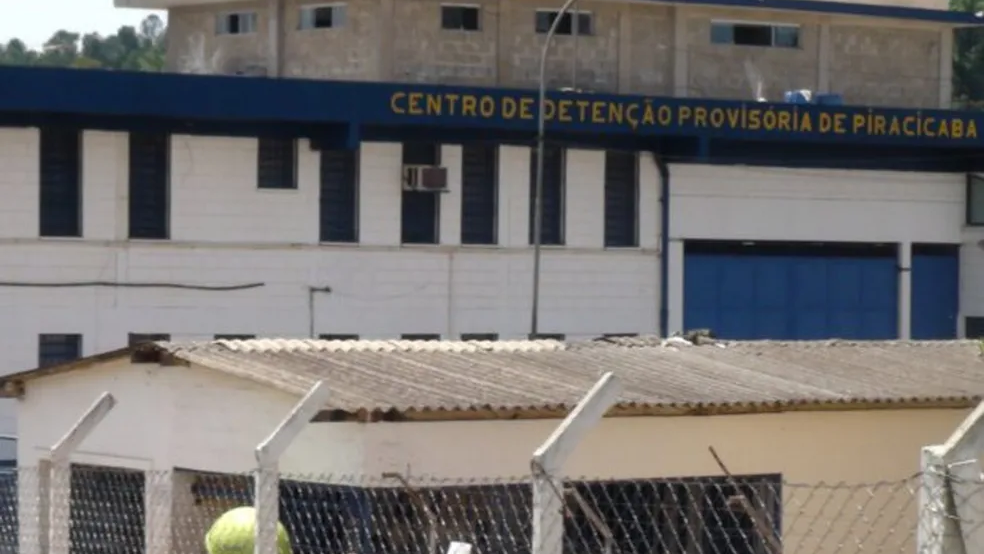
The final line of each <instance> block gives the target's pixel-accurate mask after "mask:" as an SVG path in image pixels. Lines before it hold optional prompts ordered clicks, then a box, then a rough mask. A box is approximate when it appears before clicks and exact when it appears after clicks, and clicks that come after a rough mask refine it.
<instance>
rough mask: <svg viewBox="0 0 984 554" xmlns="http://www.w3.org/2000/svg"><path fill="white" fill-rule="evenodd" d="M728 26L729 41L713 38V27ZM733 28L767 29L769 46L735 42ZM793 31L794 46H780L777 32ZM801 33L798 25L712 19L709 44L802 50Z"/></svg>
mask: <svg viewBox="0 0 984 554" xmlns="http://www.w3.org/2000/svg"><path fill="white" fill-rule="evenodd" d="M725 25H726V26H730V27H731V28H732V30H731V40H730V41H728V42H720V41H717V40H715V38H714V28H715V26H725ZM734 27H768V28H769V44H743V43H738V42H735V38H734ZM782 29H786V30H795V31H796V44H795V45H788V44H780V41H778V40H777V32H778V31H779V30H782ZM802 32H803V26H802V25H800V24H799V23H776V22H774V21H746V20H738V19H712V20H711V22H710V42H711V44H715V45H719V46H745V47H753V48H786V49H791V50H800V49H802V36H803V35H802Z"/></svg>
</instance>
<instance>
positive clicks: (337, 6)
mask: <svg viewBox="0 0 984 554" xmlns="http://www.w3.org/2000/svg"><path fill="white" fill-rule="evenodd" d="M322 8H330V9H331V10H332V15H331V18H332V19H331V26H330V27H318V26H317V25H314V26H311V27H305V26H304V25H303V23H304V16H303V13H304V12H305V11H306V10H307V11H311V12H314V11H316V10H319V9H322ZM335 10H340V11H341V14H342V15H341V17H340V18H339V20H338V22H337V24H336V21H335V14H336V11H335ZM311 21H312V22H314V21H316V18H312V20H311ZM347 22H348V4H347V3H345V2H322V3H315V4H302V5H300V6H298V9H297V30H298V31H323V30H325V29H341V28H342V27H344V26H345V24H346V23H347Z"/></svg>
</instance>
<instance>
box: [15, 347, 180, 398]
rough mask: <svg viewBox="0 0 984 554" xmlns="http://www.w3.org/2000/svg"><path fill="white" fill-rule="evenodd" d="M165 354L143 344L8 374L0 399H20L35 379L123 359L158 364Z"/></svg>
mask: <svg viewBox="0 0 984 554" xmlns="http://www.w3.org/2000/svg"><path fill="white" fill-rule="evenodd" d="M141 354H145V355H146V357H143V358H140V355H141ZM167 354H168V352H167V350H166V349H165V348H163V347H161V346H160V345H159V344H157V343H145V344H139V345H135V346H126V347H123V348H117V349H116V350H109V351H107V352H102V353H100V354H94V355H92V356H86V357H84V358H79V359H77V360H72V361H71V362H65V363H62V364H56V365H52V366H47V367H38V368H34V369H27V370H24V371H18V372H17V373H9V374H7V375H3V376H0V398H19V397H21V396H22V395H23V394H24V383H25V382H27V381H33V380H35V379H41V378H44V377H51V376H54V375H61V374H64V373H71V372H73V371H78V370H81V369H87V368H89V367H92V366H94V365H98V364H103V363H106V362H111V361H114V360H117V359H124V358H130V359H131V360H133V361H134V362H139V363H159V362H160V361H161V358H162V356H164V355H167Z"/></svg>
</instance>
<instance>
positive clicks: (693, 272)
mask: <svg viewBox="0 0 984 554" xmlns="http://www.w3.org/2000/svg"><path fill="white" fill-rule="evenodd" d="M684 260H685V261H684V278H685V285H684V326H685V327H686V328H687V329H701V328H707V329H711V330H713V331H714V333H715V334H716V335H717V336H718V337H721V338H728V339H779V340H810V339H813V340H816V339H826V338H845V339H857V340H867V339H891V338H895V337H896V336H897V325H898V318H897V313H896V311H897V301H898V296H897V294H898V293H897V290H898V288H897V280H896V275H897V271H896V266H895V258H894V257H886V256H882V257H870V258H866V257H858V256H813V257H808V256H798V255H795V254H788V255H775V254H761V255H757V254H755V253H749V254H720V253H688V254H687V255H686V256H685V258H684Z"/></svg>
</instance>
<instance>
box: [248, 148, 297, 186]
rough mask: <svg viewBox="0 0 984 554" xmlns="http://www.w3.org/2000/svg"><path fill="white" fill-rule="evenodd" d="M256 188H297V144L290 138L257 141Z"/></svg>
mask: <svg viewBox="0 0 984 554" xmlns="http://www.w3.org/2000/svg"><path fill="white" fill-rule="evenodd" d="M258 148H259V150H258V152H257V186H258V187H259V188H261V189H296V188H297V142H296V141H295V140H294V139H292V138H290V139H286V138H268V137H261V138H260V139H259V147H258Z"/></svg>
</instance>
